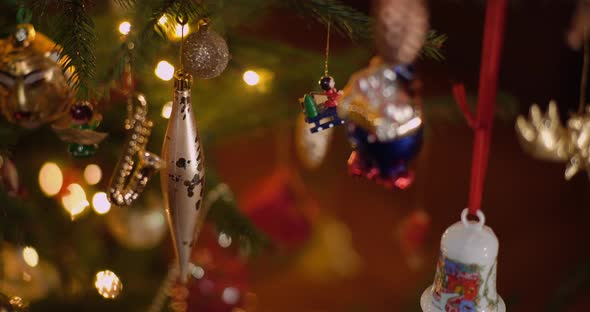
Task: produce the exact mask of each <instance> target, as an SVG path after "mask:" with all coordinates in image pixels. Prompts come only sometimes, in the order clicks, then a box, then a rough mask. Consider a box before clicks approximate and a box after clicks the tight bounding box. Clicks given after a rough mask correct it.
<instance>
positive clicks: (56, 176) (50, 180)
mask: <svg viewBox="0 0 590 312" xmlns="http://www.w3.org/2000/svg"><path fill="white" fill-rule="evenodd" d="M63 182H64V177H63V175H62V173H61V170H60V169H59V167H58V166H57V164H55V163H52V162H47V163H45V164H43V166H42V167H41V170H39V186H40V187H41V191H42V192H43V193H45V195H47V196H54V195H56V194H57V193H59V191H60V190H61V187H62V185H63Z"/></svg>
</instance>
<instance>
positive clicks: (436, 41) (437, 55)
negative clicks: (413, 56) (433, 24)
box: [421, 30, 447, 61]
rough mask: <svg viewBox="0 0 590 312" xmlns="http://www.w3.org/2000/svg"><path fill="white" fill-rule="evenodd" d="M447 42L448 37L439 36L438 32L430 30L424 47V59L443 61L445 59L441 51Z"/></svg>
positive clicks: (422, 54)
mask: <svg viewBox="0 0 590 312" xmlns="http://www.w3.org/2000/svg"><path fill="white" fill-rule="evenodd" d="M446 41H447V35H445V34H439V33H438V32H437V31H436V30H430V31H429V32H428V35H427V36H426V43H425V44H424V46H423V47H422V53H421V56H422V57H427V58H430V59H433V60H437V61H442V60H444V59H445V56H444V55H443V53H442V51H441V49H442V47H443V46H444V44H445V42H446Z"/></svg>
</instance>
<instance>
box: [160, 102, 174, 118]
mask: <svg viewBox="0 0 590 312" xmlns="http://www.w3.org/2000/svg"><path fill="white" fill-rule="evenodd" d="M171 114H172V101H168V102H166V104H164V106H162V117H164V118H166V119H169V118H170V115H171Z"/></svg>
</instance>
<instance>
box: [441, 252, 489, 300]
mask: <svg viewBox="0 0 590 312" xmlns="http://www.w3.org/2000/svg"><path fill="white" fill-rule="evenodd" d="M483 269H484V268H483V267H482V266H480V265H477V264H464V263H461V262H458V261H454V260H452V259H449V258H447V257H445V256H444V255H443V254H442V253H441V255H440V256H439V260H438V263H437V267H436V276H435V279H434V291H433V299H434V300H433V302H432V303H433V304H434V306H436V307H437V308H439V309H440V310H441V311H446V312H467V311H476V310H477V309H478V306H479V303H480V301H481V299H482V298H481V296H480V295H479V290H480V287H481V286H482V285H485V286H484V287H485V288H484V296H485V299H487V300H486V301H487V302H488V308H489V309H495V308H496V305H497V303H498V299H495V300H491V299H490V298H487V291H486V290H487V289H493V288H491V287H493V285H489V284H490V282H491V281H492V280H493V279H492V278H491V277H492V272H493V271H495V270H493V268H492V270H490V272H489V273H488V274H487V277H486V280H485V281H482V277H481V274H482V271H483Z"/></svg>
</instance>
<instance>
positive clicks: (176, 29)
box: [174, 24, 190, 38]
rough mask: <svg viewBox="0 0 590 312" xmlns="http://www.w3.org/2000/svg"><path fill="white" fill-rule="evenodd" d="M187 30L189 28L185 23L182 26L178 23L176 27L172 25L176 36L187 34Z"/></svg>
mask: <svg viewBox="0 0 590 312" xmlns="http://www.w3.org/2000/svg"><path fill="white" fill-rule="evenodd" d="M183 28H184V29H183ZM183 30H184V31H183ZM189 31H190V29H189V28H188V24H185V25H184V27H183V26H182V25H180V24H176V27H174V36H175V37H176V38H181V37H182V34H183V33H184V35H185V36H186V35H188V33H189Z"/></svg>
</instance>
